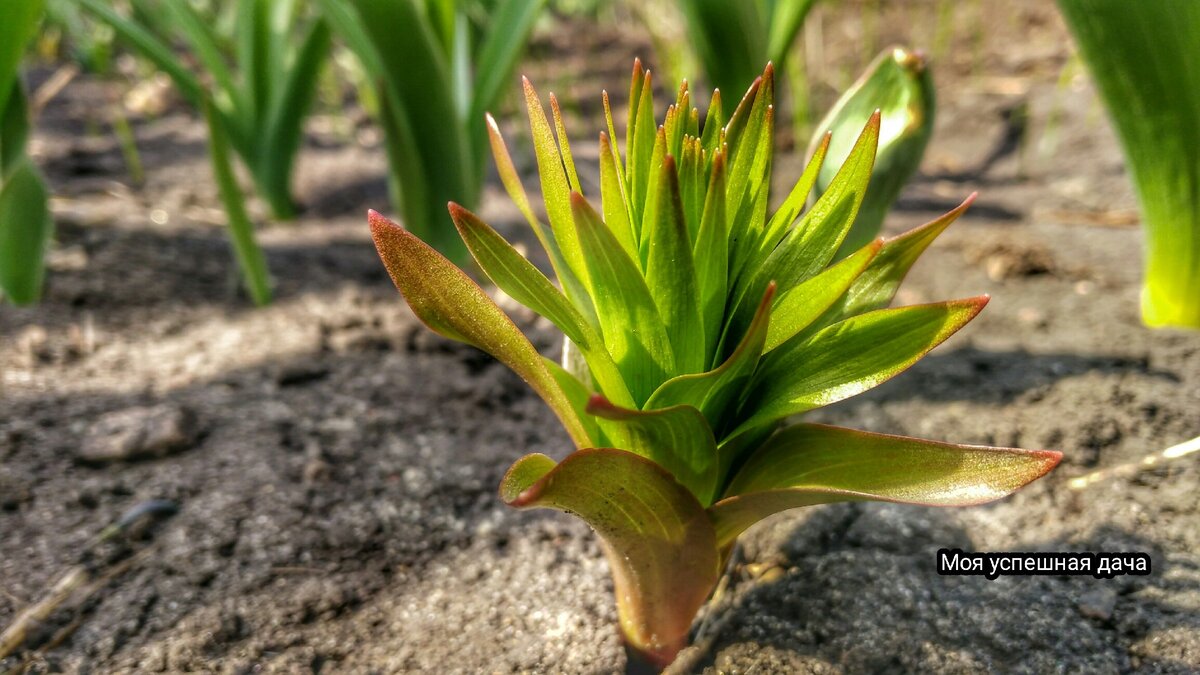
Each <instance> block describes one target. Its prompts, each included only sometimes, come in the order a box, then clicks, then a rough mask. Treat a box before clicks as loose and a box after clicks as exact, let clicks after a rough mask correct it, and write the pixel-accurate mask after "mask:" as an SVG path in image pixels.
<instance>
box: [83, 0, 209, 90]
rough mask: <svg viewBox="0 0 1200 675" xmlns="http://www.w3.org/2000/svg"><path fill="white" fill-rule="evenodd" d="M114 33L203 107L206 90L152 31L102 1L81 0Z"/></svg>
mask: <svg viewBox="0 0 1200 675" xmlns="http://www.w3.org/2000/svg"><path fill="white" fill-rule="evenodd" d="M78 2H79V4H81V5H83V6H84V7H85V8H87V10H88V11H90V12H92V13H93V14H95V15H96V16H98V17H99V18H100V19H102V20H103V21H104V22H105V23H107V24H108V25H110V26H112V27H113V29H114V30H115V31H116V32H117V34H118V35H120V36H121V37H122V38H123V39H125V40H127V41H128V42H129V43H130V44H132V45H133V46H134V47H135V48H137V50H138V52H139V53H140V54H141V55H142V56H144V57H146V58H147V59H149V60H150V61H151V62H152V63H154V65H155V67H157V68H158V69H159V70H161V71H163V72H164V73H166V74H167V75H169V76H170V77H171V80H172V81H173V82H174V83H175V86H176V87H177V88H178V89H179V92H180V93H181V94H182V95H183V97H184V98H185V99H187V100H188V102H189V103H191V104H192V105H194V106H196V107H197V108H203V107H204V98H205V94H204V88H203V87H202V86H201V85H200V81H199V80H197V79H196V77H195V76H194V75H192V73H191V72H190V71H189V70H188V69H187V68H185V67H184V66H183V64H182V62H181V61H180V60H179V58H178V57H177V56H176V55H175V52H174V51H172V50H171V48H170V47H169V46H168V45H166V44H165V43H163V42H162V41H161V40H159V39H158V38H157V37H155V36H154V34H152V33H151V32H150V31H148V30H146V29H145V28H142V27H141V26H139V25H138V24H136V23H134V22H133V21H130V20H129V19H126V18H125V17H123V16H121V15H120V14H118V13H117V12H115V11H113V10H112V9H111V8H110V7H109V6H108V4H107V3H105V2H102V1H101V0H78Z"/></svg>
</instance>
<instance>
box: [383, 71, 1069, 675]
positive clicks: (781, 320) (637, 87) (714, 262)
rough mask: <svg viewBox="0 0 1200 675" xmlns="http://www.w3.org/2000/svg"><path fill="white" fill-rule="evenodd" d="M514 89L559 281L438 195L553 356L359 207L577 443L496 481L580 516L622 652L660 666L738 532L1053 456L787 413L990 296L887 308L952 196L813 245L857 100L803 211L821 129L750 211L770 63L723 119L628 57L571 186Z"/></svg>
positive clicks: (401, 266)
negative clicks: (670, 97) (602, 568)
mask: <svg viewBox="0 0 1200 675" xmlns="http://www.w3.org/2000/svg"><path fill="white" fill-rule="evenodd" d="M524 88H525V91H524V93H525V101H526V104H527V106H528V111H529V121H530V126H531V130H532V138H533V146H534V151H535V154H536V159H537V166H538V171H539V173H540V182H541V192H542V195H543V199H544V201H545V213H546V219H547V220H548V223H543V222H542V221H541V220H540V218H539V217H538V215H537V214H536V213H535V211H534V209H533V207H532V205H531V204H530V200H529V197H528V196H527V194H526V191H525V188H524V186H523V185H522V183H521V181H520V179H519V177H518V175H517V171H516V169H515V168H514V167H515V165H514V162H513V160H512V158H511V157H510V156H509V153H508V150H507V147H506V145H505V142H504V140H503V139H502V138H501V136H500V133H499V131H498V128H497V126H496V124H495V121H494V120H492V119H491V118H490V117H489V118H488V119H487V122H488V128H489V132H490V138H491V147H492V151H493V154H494V156H495V160H496V164H497V167H498V169H499V175H500V178H501V180H502V182H503V183H504V186H505V188H506V189H507V191H508V193H509V195H510V196H511V197H512V199H513V201H514V202H515V203H516V206H517V207H518V209H519V210H520V211H521V213H522V214H523V215H524V217H525V218H526V219H527V220H528V222H529V226H530V227H531V228H532V230H533V233H534V235H535V236H536V237H537V239H538V240H539V242H540V243H541V245H542V246H543V247H544V248H545V251H546V254H547V256H548V258H549V261H550V264H551V266H552V267H553V270H554V273H555V274H556V275H557V277H558V284H555V283H554V282H553V281H551V280H550V279H548V278H547V277H546V276H544V275H543V274H542V272H540V271H539V270H538V268H536V267H535V266H534V265H532V264H531V263H530V262H529V261H527V260H526V259H525V257H523V256H522V255H521V254H520V253H519V252H518V251H517V250H516V249H515V248H513V247H512V246H511V245H509V244H508V243H507V242H506V241H505V240H504V239H503V238H501V237H500V235H498V234H497V233H496V232H495V230H493V229H492V228H491V227H489V226H488V225H487V224H486V223H484V222H483V221H482V220H480V219H479V218H478V217H476V216H475V215H474V214H473V213H471V212H470V211H468V210H466V209H464V208H462V207H460V206H458V205H455V204H451V205H450V215H451V217H452V218H453V221H454V224H455V225H456V226H457V228H458V231H459V233H460V234H461V236H462V239H463V241H464V243H465V244H466V246H467V248H468V250H469V251H470V253H471V254H472V256H473V257H474V259H475V261H476V262H477V263H478V265H479V267H480V269H482V270H483V272H484V273H485V274H486V275H487V276H488V277H489V278H490V279H491V280H492V281H493V282H494V283H495V284H496V286H498V287H499V288H500V289H501V290H503V291H504V292H505V293H507V294H508V295H509V296H511V297H512V298H514V299H515V300H516V301H518V302H520V303H521V304H523V305H525V306H526V307H528V308H529V309H531V310H533V311H534V312H536V313H538V314H540V315H541V316H543V317H545V318H546V319H548V320H549V321H550V322H552V323H553V324H554V325H555V326H557V327H558V328H559V329H560V330H561V331H562V332H563V334H564V335H565V337H566V340H565V347H564V354H563V359H562V363H561V365H560V364H559V363H556V362H554V361H551V360H548V359H547V358H545V357H543V356H542V355H541V354H539V353H538V352H537V351H536V350H535V349H534V347H533V346H532V345H531V343H530V342H529V340H528V339H527V338H526V337H525V336H524V335H523V334H522V333H521V332H520V331H519V330H518V329H517V327H516V326H515V325H514V324H513V322H512V321H511V320H510V319H509V318H508V316H506V315H505V313H504V312H503V311H502V310H501V309H500V308H499V307H498V306H497V305H496V304H495V303H494V302H493V301H492V300H491V299H490V298H489V297H488V295H487V294H486V293H485V292H484V291H483V290H482V289H481V288H480V287H479V286H478V285H476V284H475V283H474V282H473V281H472V280H471V279H470V278H468V276H467V275H466V274H465V273H464V272H462V271H461V270H459V269H458V268H456V267H454V266H453V265H451V264H450V263H449V262H448V261H447V260H446V259H445V258H444V257H443V256H442V255H440V254H439V253H437V252H436V251H435V250H433V249H432V248H430V247H429V246H428V245H427V244H425V243H423V242H422V241H421V240H420V239H419V238H417V237H416V236H414V235H412V234H410V233H409V232H407V231H406V230H404V229H403V228H401V227H400V226H398V225H396V224H394V223H392V222H390V221H388V220H386V219H385V218H383V217H382V216H380V215H378V214H376V213H374V212H372V213H371V215H370V225H371V230H372V234H373V236H374V239H375V245H376V247H377V248H378V250H379V254H380V256H381V257H382V259H383V262H384V264H385V265H386V267H387V269H388V271H389V272H390V274H391V276H392V279H393V281H394V282H395V284H396V286H397V287H398V288H399V289H400V291H401V293H402V294H403V295H404V297H405V299H406V300H407V301H408V304H409V305H410V307H411V308H412V311H413V312H414V313H415V314H416V315H417V316H418V317H419V318H420V319H421V320H422V321H424V322H425V323H426V324H428V326H429V327H430V328H432V329H433V330H435V331H437V332H438V333H440V334H442V335H444V336H446V337H449V338H451V339H455V340H459V341H462V342H466V343H468V344H471V345H474V346H475V347H477V348H479V349H482V350H483V351H485V352H488V353H489V354H491V355H492V356H494V357H495V358H497V359H498V360H500V361H501V362H503V363H504V364H505V365H507V366H508V367H510V368H512V369H513V370H514V371H515V372H516V373H517V374H518V375H520V376H521V377H522V378H523V379H524V380H525V381H526V382H528V383H529V385H530V386H532V387H533V388H534V389H535V390H536V391H537V393H538V394H539V395H540V396H541V397H542V398H543V399H544V400H545V401H546V403H547V404H548V405H549V406H550V407H551V408H552V409H553V411H554V412H555V413H556V415H557V416H558V418H559V419H560V420H561V422H562V424H563V426H564V427H565V428H566V431H567V433H568V434H569V435H570V437H571V439H572V440H573V442H574V444H575V446H576V447H575V449H574V451H573V452H571V453H570V454H568V455H567V456H566V457H565V459H562V460H561V461H556V460H554V459H551V458H550V457H547V456H545V455H542V454H531V455H528V456H526V457H523V458H521V459H519V460H517V462H516V463H515V464H513V466H512V468H511V469H510V470H509V472H508V474H507V475H506V476H505V477H504V480H503V482H502V484H501V486H500V495H501V497H502V498H503V499H504V500H505V501H506V502H507V503H508V504H510V505H512V506H514V507H517V508H550V509H557V510H561V511H566V512H569V513H571V514H574V515H576V516H579V517H580V518H582V519H584V520H585V521H587V522H588V524H589V525H591V526H592V528H594V529H595V530H596V531H597V533H599V535H600V537H601V538H602V540H603V542H604V548H605V550H606V551H607V554H608V558H609V562H610V565H611V568H612V573H613V577H614V582H615V588H616V601H617V608H618V614H619V617H620V622H621V630H622V633H623V634H624V637H625V639H626V641H627V642H628V644H629V646H630V647H631V649H632V651H633V652H634V653H635V654H638V655H639V656H640V657H641V658H643V659H644V660H646V661H647V662H649V663H651V664H654V665H656V666H659V667H663V666H666V665H667V664H669V663H671V662H672V661H673V660H674V658H675V656H676V655H677V654H678V652H679V651H680V650H681V649H682V648H683V647H685V646H686V644H687V639H688V631H689V630H690V628H691V625H692V620H693V618H694V617H695V615H696V613H697V611H698V610H699V609H700V607H701V606H702V605H703V604H704V602H705V599H706V598H707V597H708V596H709V593H710V592H711V591H712V589H713V588H714V586H715V584H716V582H717V580H718V577H719V575H720V573H721V570H722V566H723V565H724V563H725V561H726V560H727V556H728V555H729V554H730V552H731V550H732V547H733V545H734V543H735V541H736V540H737V538H738V536H739V535H740V534H741V533H742V532H744V531H745V530H746V529H747V528H748V527H750V526H751V525H753V524H754V523H756V522H757V521H759V520H761V519H762V518H765V517H766V516H769V515H771V514H773V513H777V512H779V511H783V510H786V509H791V508H795V507H800V506H811V505H815V504H825V503H830V502H844V501H859V500H879V501H888V502H900V503H911V504H924V505H937V506H967V505H973V504H982V503H984V502H988V501H992V500H994V499H999V498H1001V497H1004V496H1005V495H1008V494H1009V493H1011V492H1013V491H1014V490H1016V489H1018V488H1020V487H1021V486H1023V485H1025V484H1027V483H1029V482H1030V481H1033V480H1035V479H1037V478H1038V477H1040V476H1042V475H1044V474H1045V473H1047V472H1048V471H1050V470H1051V469H1052V468H1053V467H1054V466H1055V465H1056V464H1057V463H1058V461H1059V459H1060V455H1059V453H1057V452H1051V451H1028V450H1017V449H1011V448H989V447H976V446H964V445H951V444H949V443H943V442H938V441H927V440H919V439H915V438H903V437H899V436H888V435H882V434H875V433H867V432H864V431H856V430H853V429H843V428H839V427H833V426H825V425H819V424H808V423H792V424H789V423H788V420H789V419H790V418H792V417H793V416H795V415H798V414H800V413H804V412H807V411H810V410H813V409H815V408H819V407H822V406H825V405H829V404H831V403H834V402H836V401H840V400H843V399H846V398H848V397H850V396H854V395H855V394H858V393H860V392H863V391H866V390H867V389H870V388H872V387H874V386H876V385H878V384H880V383H882V382H884V381H885V380H888V379H889V378H891V377H893V376H894V375H896V374H898V373H900V372H901V371H903V370H904V369H906V368H908V367H909V366H911V365H912V364H913V363H915V362H916V361H917V360H918V359H920V358H921V357H922V356H923V355H925V354H926V353H927V352H928V351H929V350H931V349H933V348H934V347H936V346H937V345H938V344H939V343H941V342H942V341H943V340H945V339H947V338H948V337H950V336H951V335H952V334H954V332H955V331H957V330H958V329H959V328H961V327H963V326H964V325H965V324H966V323H967V322H969V321H970V320H971V319H972V318H974V317H975V315H976V314H978V313H979V311H980V310H981V309H983V306H984V305H985V304H986V303H987V298H986V297H973V298H964V299H959V300H949V301H945V302H935V303H930V304H923V305H915V306H909V307H898V308H888V305H889V304H890V303H891V300H892V298H893V296H894V295H895V293H896V289H897V287H898V286H899V284H900V282H901V280H902V279H903V277H904V276H905V274H906V273H907V272H908V270H909V268H910V267H911V266H912V264H913V263H914V261H915V260H916V259H917V257H918V256H919V255H920V254H921V253H922V252H923V251H924V250H925V248H926V247H928V246H929V244H930V243H931V242H932V241H933V240H934V238H936V237H937V236H938V235H939V234H940V233H941V232H942V231H943V230H944V229H945V228H946V227H947V226H949V225H950V224H951V223H952V222H953V221H954V220H955V219H956V218H957V217H958V216H959V215H960V214H961V213H962V212H963V211H964V210H965V209H966V208H967V206H968V205H969V204H970V201H971V199H970V198H968V199H967V200H966V201H965V202H964V203H963V204H962V206H960V207H958V208H956V209H954V210H953V211H951V212H950V213H948V214H946V215H945V216H942V217H941V218H938V219H937V220H934V221H933V222H930V223H929V224H927V225H924V226H921V227H919V228H917V229H915V230H912V231H910V232H908V233H905V234H902V235H900V236H898V237H895V238H892V239H887V240H883V239H876V240H874V241H871V242H870V243H868V244H866V245H865V246H863V247H861V248H859V249H858V250H856V251H854V252H853V253H852V254H850V255H848V256H846V257H845V258H843V259H841V260H839V261H837V262H834V260H835V255H836V254H837V252H838V250H839V248H840V247H841V246H842V243H843V241H844V240H845V238H846V236H847V233H848V232H849V231H850V229H851V226H852V225H853V223H854V220H855V216H856V214H857V213H858V211H859V208H860V206H861V204H862V201H863V197H864V194H865V192H866V190H867V186H868V183H869V182H870V180H871V176H872V168H873V163H874V159H875V154H876V148H877V145H878V142H879V136H880V118H879V115H878V114H875V115H872V116H871V117H870V118H869V119H868V121H867V123H866V126H865V128H864V129H863V130H862V132H861V134H860V135H859V136H858V139H857V141H856V142H855V143H854V144H853V147H852V148H851V149H850V150H849V152H848V153H847V154H846V157H845V161H844V162H843V163H842V165H841V168H840V169H839V170H838V171H837V173H836V175H835V176H834V178H833V179H832V180H831V181H830V183H829V184H828V186H827V187H826V188H825V190H824V192H823V193H822V194H821V196H820V198H819V199H817V200H816V201H815V203H814V204H813V205H812V206H811V208H808V209H805V205H806V203H807V202H808V200H809V193H810V192H811V191H812V190H813V186H814V185H815V184H816V182H817V180H818V176H819V175H820V173H821V170H822V166H823V160H824V159H825V157H826V154H827V153H828V152H829V147H828V140H826V141H825V142H823V143H821V144H819V145H818V146H817V148H816V151H815V153H814V154H813V157H812V159H811V161H810V162H809V164H808V166H807V168H806V169H805V170H804V172H803V173H802V174H801V176H800V177H799V179H798V180H797V181H796V183H795V187H793V188H792V190H791V191H790V193H789V194H788V195H787V197H786V198H785V199H784V201H783V202H782V204H781V205H780V206H779V208H778V209H777V210H775V211H774V212H771V211H770V209H769V207H768V202H769V186H770V184H771V172H772V155H773V150H772V140H773V129H774V115H775V112H774V107H773V104H772V100H773V96H774V93H775V83H774V72H773V70H772V68H771V66H768V67H767V69H766V71H765V72H764V73H763V74H762V76H761V77H759V78H758V79H757V80H755V82H754V83H753V85H751V87H750V89H749V91H747V93H746V95H745V96H744V97H743V98H742V100H741V102H740V104H739V105H737V106H736V107H735V108H734V111H733V113H732V114H731V115H730V116H729V117H728V118H725V117H724V115H723V114H722V109H723V108H722V105H721V102H720V100H719V94H714V95H713V100H712V101H711V103H710V104H709V106H708V110H707V113H706V114H705V115H704V116H701V115H700V113H699V111H698V110H697V109H696V108H694V107H693V105H692V100H691V96H692V94H691V92H690V91H689V90H688V87H687V85H686V83H685V84H684V85H683V86H681V87H680V88H679V90H678V95H677V98H676V100H675V103H674V105H671V106H670V107H668V108H667V110H666V112H665V116H664V118H663V120H662V122H659V121H658V117H657V116H656V111H655V106H654V96H653V93H652V79H651V75H650V73H649V72H648V71H645V70H643V68H642V66H641V64H640V63H638V62H635V63H634V69H633V81H632V84H631V87H630V97H629V101H630V105H629V111H628V117H627V123H626V125H627V126H626V132H625V139H624V140H625V142H624V152H623V153H622V152H621V149H620V148H619V144H618V143H617V139H616V131H615V126H616V125H615V124H614V120H613V116H612V111H611V109H610V107H609V101H608V96H607V94H605V95H604V97H603V102H604V110H605V114H606V117H607V120H606V121H607V128H606V129H605V130H602V131H601V132H600V134H599V158H600V171H599V195H591V196H585V195H584V193H583V186H582V184H581V182H580V180H579V175H578V172H577V171H576V166H575V163H574V159H573V155H572V153H571V145H570V143H569V142H568V140H567V136H566V133H565V129H564V126H563V123H562V119H561V115H560V114H559V108H558V106H557V104H556V102H555V101H554V98H553V96H551V98H550V101H551V109H552V111H553V114H552V115H551V119H548V118H547V115H546V111H545V108H544V107H543V104H542V101H541V99H540V98H539V96H538V94H537V93H536V92H535V91H534V88H533V86H532V85H530V84H529V82H528V81H526V82H525V85H524Z"/></svg>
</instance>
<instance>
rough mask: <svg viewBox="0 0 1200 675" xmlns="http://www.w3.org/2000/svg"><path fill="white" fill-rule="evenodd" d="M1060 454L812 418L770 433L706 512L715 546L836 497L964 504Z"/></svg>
mask: <svg viewBox="0 0 1200 675" xmlns="http://www.w3.org/2000/svg"><path fill="white" fill-rule="evenodd" d="M1061 459H1062V455H1061V454H1060V453H1058V452H1051V451H1048V450H1017V449H1013V448H990V447H983V446H972V445H954V444H950V443H940V442H937V441H926V440H922V439H919V438H906V437H903V436H887V435H883V434H873V433H868V432H865V431H856V430H853V429H842V428H839V427H831V426H824V425H818V424H798V425H796V426H793V427H789V428H788V429H785V430H783V431H781V432H779V433H778V434H776V435H775V436H774V437H772V438H771V439H770V440H769V441H767V443H766V444H765V445H763V447H761V448H760V449H759V450H757V451H756V452H755V453H754V454H753V455H751V456H750V458H749V459H748V460H747V462H746V464H745V465H744V466H743V467H742V468H741V470H740V471H739V472H738V474H737V476H736V477H735V478H734V479H733V482H732V484H730V486H729V489H728V490H727V491H726V492H725V494H726V495H728V496H727V497H726V498H725V499H722V500H721V501H720V502H718V503H717V504H715V505H714V506H713V507H712V508H711V509H710V510H709V512H710V513H711V514H712V517H713V523H714V525H715V527H716V530H717V540H718V545H725V544H728V543H731V542H732V541H733V540H734V539H735V538H736V537H737V535H738V534H740V533H741V532H743V531H744V530H745V529H746V528H747V527H749V526H750V525H753V524H754V523H756V522H758V521H759V520H761V519H763V518H765V517H767V516H769V515H771V514H773V513H778V512H780V511H784V510H786V509H791V508H796V507H801V506H812V505H815V504H827V503H831V502H842V501H865V500H872V501H887V502H899V503H905V504H923V505H929V506H972V505H976V504H983V503H986V502H990V501H994V500H996V499H1000V498H1002V497H1005V496H1007V495H1009V494H1011V493H1012V492H1014V491H1015V490H1017V489H1018V488H1020V487H1022V486H1024V485H1026V484H1028V483H1030V482H1032V481H1034V480H1037V479H1038V478H1041V477H1042V476H1044V475H1045V474H1046V473H1048V472H1049V471H1050V470H1051V469H1053V468H1054V467H1055V465H1057V464H1058V462H1059V461H1060V460H1061Z"/></svg>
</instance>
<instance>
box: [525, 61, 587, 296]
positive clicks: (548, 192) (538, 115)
mask: <svg viewBox="0 0 1200 675" xmlns="http://www.w3.org/2000/svg"><path fill="white" fill-rule="evenodd" d="M521 82H522V84H523V85H524V88H525V106H526V108H527V109H528V111H529V129H530V132H531V133H532V134H533V150H534V155H535V156H536V157H537V166H538V176H539V177H540V178H541V182H542V199H543V200H544V201H545V204H546V217H547V218H549V219H550V229H551V230H552V231H553V232H554V239H555V241H556V242H557V244H558V248H559V250H561V251H562V256H563V260H564V261H565V262H566V265H567V267H568V268H569V269H570V270H571V272H572V274H573V275H574V276H575V278H577V279H578V280H579V283H580V284H581V286H582V287H583V289H585V290H587V291H589V292H590V291H591V283H590V281H589V278H588V271H587V266H586V265H585V264H584V262H583V253H582V252H581V251H580V250H579V240H578V237H577V236H576V233H575V228H574V226H573V225H572V217H571V184H570V179H569V178H568V177H567V174H566V172H565V171H564V169H563V156H562V153H561V152H560V151H559V145H558V141H556V140H555V138H554V132H553V131H552V130H551V128H550V122H549V121H548V120H547V119H546V111H545V109H544V108H542V101H541V99H540V98H538V93H537V91H536V90H535V89H534V88H533V85H532V84H530V82H529V80H528V79H525V78H521Z"/></svg>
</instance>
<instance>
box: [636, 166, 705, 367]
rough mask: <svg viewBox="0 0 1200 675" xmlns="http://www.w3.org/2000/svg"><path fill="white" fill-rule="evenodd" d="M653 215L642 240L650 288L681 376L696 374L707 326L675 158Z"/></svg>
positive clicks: (658, 185)
mask: <svg viewBox="0 0 1200 675" xmlns="http://www.w3.org/2000/svg"><path fill="white" fill-rule="evenodd" d="M653 186H654V189H655V191H656V196H655V199H653V200H652V202H651V203H652V205H653V207H652V208H653V211H649V212H647V214H646V215H647V220H646V222H645V223H643V225H642V227H643V228H644V229H643V237H645V239H646V240H647V241H649V242H651V245H650V246H649V248H648V255H647V261H646V285H647V286H649V289H650V296H651V297H652V298H654V303H655V305H656V306H657V307H658V311H659V314H660V316H662V318H663V321H664V323H665V326H666V330H667V337H668V339H669V340H670V341H671V348H672V351H673V353H674V354H675V370H674V372H676V373H696V372H700V371H701V370H703V369H704V367H705V365H706V364H705V362H704V340H703V339H698V338H701V337H702V336H703V334H704V332H703V331H704V326H703V323H701V319H700V304H699V297H698V292H697V283H696V268H695V266H694V264H693V262H692V242H691V240H690V238H689V236H688V228H687V224H686V223H685V222H684V216H683V204H682V203H681V201H680V195H679V178H678V173H677V172H676V170H675V160H674V158H672V157H670V156H669V155H668V156H667V157H666V158H665V159H664V160H663V163H662V168H661V169H660V170H659V176H658V178H657V180H655V181H654V183H653Z"/></svg>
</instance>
